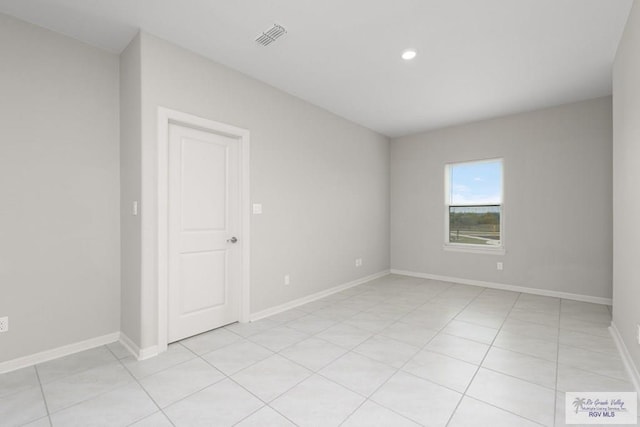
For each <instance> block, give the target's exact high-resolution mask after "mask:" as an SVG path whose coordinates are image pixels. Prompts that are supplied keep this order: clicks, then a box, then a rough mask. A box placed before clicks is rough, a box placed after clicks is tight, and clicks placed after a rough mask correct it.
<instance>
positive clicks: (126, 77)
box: [120, 36, 142, 342]
mask: <svg viewBox="0 0 640 427" xmlns="http://www.w3.org/2000/svg"><path fill="white" fill-rule="evenodd" d="M141 78H142V73H141V58H140V37H139V36H137V37H135V38H134V39H133V40H132V41H131V43H130V44H129V46H128V47H127V48H126V49H125V50H124V52H122V53H121V54H120V229H121V236H120V239H121V240H120V247H121V252H120V266H121V267H120V268H121V272H120V277H121V286H122V294H121V308H120V309H121V330H122V332H123V333H124V334H125V335H126V336H127V337H128V338H130V339H131V340H133V341H134V342H140V329H141V318H142V313H141V312H140V304H141V295H140V280H141V265H140V260H141V250H142V249H141V248H142V246H141V241H140V218H141V217H140V215H139V214H138V216H133V213H132V209H133V201H138V202H139V201H140V194H141V191H140V182H141V171H140V164H141V161H142V151H141V145H140V141H141V139H142V121H141V115H142V99H141V94H142V83H141Z"/></svg>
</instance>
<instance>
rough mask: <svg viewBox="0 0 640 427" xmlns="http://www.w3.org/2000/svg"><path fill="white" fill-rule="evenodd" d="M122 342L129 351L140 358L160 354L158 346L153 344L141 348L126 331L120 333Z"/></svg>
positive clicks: (143, 358)
mask: <svg viewBox="0 0 640 427" xmlns="http://www.w3.org/2000/svg"><path fill="white" fill-rule="evenodd" d="M120 344H122V345H123V346H124V348H126V349H127V350H129V353H131V354H132V355H133V357H135V358H136V359H138V360H145V359H149V358H150V357H153V356H157V355H158V346H157V345H153V346H151V347H147V348H140V347H138V345H137V344H136V343H134V342H133V340H132V339H131V338H129V337H128V336H127V335H125V334H124V333H122V332H121V333H120Z"/></svg>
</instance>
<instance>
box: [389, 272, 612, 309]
mask: <svg viewBox="0 0 640 427" xmlns="http://www.w3.org/2000/svg"><path fill="white" fill-rule="evenodd" d="M391 274H399V275H402V276H411V277H419V278H422V279H432V280H440V281H442V282H452V283H460V284H462V285H471V286H482V287H485V288H492V289H501V290H503V291H513V292H523V293H526V294H533V295H542V296H545V297H555V298H564V299H570V300H574V301H582V302H590V303H594V304H604V305H611V304H612V300H611V298H602V297H592V296H590V295H580V294H572V293H570V292H559V291H549V290H547V289H538V288H528V287H525V286H515V285H506V284H503V283H494V282H484V281H482V280H472V279H462V278H459V277H449V276H438V275H436V274H428V273H416V272H414V271H405V270H395V269H393V268H392V269H391Z"/></svg>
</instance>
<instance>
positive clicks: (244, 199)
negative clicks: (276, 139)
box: [157, 107, 251, 353]
mask: <svg viewBox="0 0 640 427" xmlns="http://www.w3.org/2000/svg"><path fill="white" fill-rule="evenodd" d="M170 124H177V125H181V126H185V127H190V128H195V129H198V130H203V131H205V132H211V133H216V134H219V135H224V136H227V137H230V138H234V139H237V140H238V142H239V144H240V150H239V151H240V161H239V164H240V169H241V170H240V193H241V194H240V236H241V238H242V254H241V260H242V261H241V262H242V271H241V284H240V288H241V289H240V319H239V320H240V322H248V321H249V320H250V319H249V317H250V283H251V282H250V271H251V270H250V255H251V238H250V221H251V217H250V215H249V213H250V201H251V198H250V186H249V179H250V162H249V154H250V144H249V136H250V133H249V131H248V130H247V129H242V128H239V127H235V126H231V125H228V124H225V123H220V122H216V121H213V120H209V119H205V118H202V117H198V116H194V115H191V114H187V113H183V112H181V111H176V110H171V109H169V108H164V107H158V159H157V161H158V163H157V165H158V174H157V188H158V205H157V214H158V230H157V232H158V246H157V250H158V252H157V255H158V272H157V273H158V353H162V352H163V351H166V350H167V346H168V329H169V315H168V314H169V305H168V304H169V274H168V273H169V215H168V208H169V125H170Z"/></svg>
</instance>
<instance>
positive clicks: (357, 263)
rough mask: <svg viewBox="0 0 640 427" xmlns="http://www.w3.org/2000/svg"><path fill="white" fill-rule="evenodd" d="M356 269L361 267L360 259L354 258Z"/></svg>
mask: <svg viewBox="0 0 640 427" xmlns="http://www.w3.org/2000/svg"><path fill="white" fill-rule="evenodd" d="M356 267H362V258H356Z"/></svg>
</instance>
